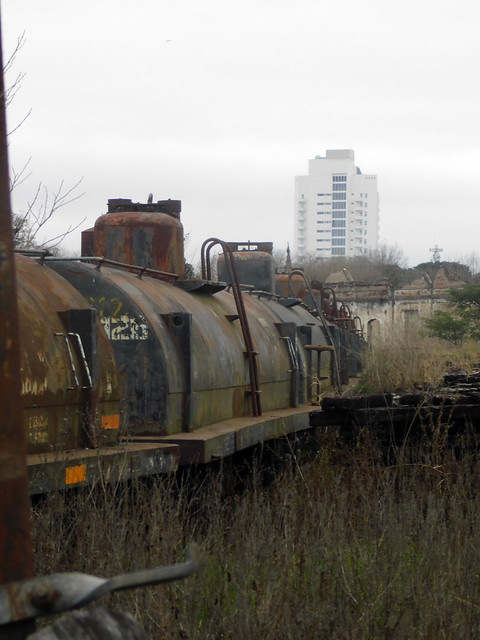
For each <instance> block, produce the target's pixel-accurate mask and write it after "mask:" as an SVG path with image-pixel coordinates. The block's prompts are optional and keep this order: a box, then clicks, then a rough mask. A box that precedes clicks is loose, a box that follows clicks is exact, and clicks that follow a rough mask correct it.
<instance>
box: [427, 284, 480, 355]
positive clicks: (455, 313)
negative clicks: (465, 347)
mask: <svg viewBox="0 0 480 640" xmlns="http://www.w3.org/2000/svg"><path fill="white" fill-rule="evenodd" d="M448 302H449V304H450V310H448V311H447V310H443V311H435V313H434V314H433V317H432V318H428V319H426V320H425V324H426V326H427V329H428V330H429V332H430V334H431V335H433V336H436V337H438V338H441V339H442V340H446V341H447V342H451V343H452V344H461V343H463V342H464V341H465V340H467V339H471V340H479V339H480V329H479V327H480V323H479V321H480V285H478V284H466V285H465V286H463V287H461V288H459V289H451V290H450V291H449V296H448Z"/></svg>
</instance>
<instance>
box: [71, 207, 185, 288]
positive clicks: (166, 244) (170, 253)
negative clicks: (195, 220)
mask: <svg viewBox="0 0 480 640" xmlns="http://www.w3.org/2000/svg"><path fill="white" fill-rule="evenodd" d="M180 211H181V203H180V201H179V200H161V201H158V202H156V203H147V204H141V203H133V202H132V201H131V200H128V199H119V198H117V199H112V200H109V201H108V213H106V214H105V215H103V216H101V217H100V218H98V219H97V221H96V222H95V227H94V230H93V242H92V232H91V230H87V231H86V232H85V235H84V236H83V241H82V248H83V250H84V251H85V253H84V255H91V253H90V251H91V248H92V246H93V253H94V254H95V255H96V256H101V257H104V258H108V259H110V260H115V261H118V262H121V263H125V264H135V265H139V266H141V267H146V268H149V269H157V270H159V271H165V272H170V273H174V274H177V275H178V277H179V278H183V273H184V254H183V226H182V223H181V222H180Z"/></svg>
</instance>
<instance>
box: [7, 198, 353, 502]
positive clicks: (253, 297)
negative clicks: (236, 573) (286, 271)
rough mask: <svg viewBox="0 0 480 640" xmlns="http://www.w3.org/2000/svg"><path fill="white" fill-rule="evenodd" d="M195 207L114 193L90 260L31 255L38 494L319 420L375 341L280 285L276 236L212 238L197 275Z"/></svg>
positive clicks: (30, 357) (29, 353)
mask: <svg viewBox="0 0 480 640" xmlns="http://www.w3.org/2000/svg"><path fill="white" fill-rule="evenodd" d="M180 209H181V204H180V202H179V201H176V200H164V201H159V202H156V203H153V202H148V203H146V204H142V203H133V202H132V201H131V200H125V199H116V200H109V203H108V212H107V213H106V214H104V215H102V216H100V218H99V219H98V220H97V221H96V223H95V226H94V227H93V228H92V229H89V230H87V231H85V232H83V234H82V257H81V258H73V259H62V258H53V257H47V256H44V255H42V256H34V257H31V256H30V257H26V256H20V255H19V256H17V262H18V275H17V279H18V284H19V312H20V334H21V345H22V354H23V360H22V376H23V380H22V384H23V403H24V410H25V423H26V424H25V430H26V437H27V447H28V454H29V455H28V464H29V468H30V490H31V492H32V493H39V492H44V491H48V490H49V489H52V488H56V489H58V488H63V487H65V486H81V485H83V484H87V483H91V482H94V481H95V479H96V478H98V476H99V474H100V473H103V474H107V478H110V479H117V478H128V477H132V476H144V475H149V474H155V473H162V472H166V471H171V470H174V469H176V468H177V467H178V465H186V464H207V463H209V462H211V461H213V460H216V459H219V458H225V457H228V456H231V455H233V454H234V453H236V452H238V451H242V450H245V449H248V448H249V447H252V446H254V445H257V444H261V443H264V442H266V441H268V440H272V439H276V438H281V437H283V436H286V435H289V434H295V433H297V432H299V431H304V430H307V429H309V413H310V411H311V409H312V406H311V403H312V400H314V399H318V396H319V395H320V394H321V393H322V392H323V391H325V390H326V389H327V388H328V387H329V386H330V385H331V384H341V383H342V381H343V382H344V381H345V378H346V379H347V381H348V374H349V372H350V371H351V369H352V362H353V360H354V359H355V358H354V357H352V354H354V355H355V352H356V351H358V350H360V349H361V339H359V336H358V335H357V336H356V338H355V336H353V338H355V339H356V342H352V336H351V335H349V334H350V333H352V332H350V331H349V327H348V326H346V325H345V323H344V325H343V326H342V327H339V326H337V325H336V324H335V322H332V321H331V320H330V321H327V319H326V318H325V317H324V316H323V314H322V312H321V310H320V309H318V308H317V310H316V312H315V311H314V310H312V309H311V308H309V307H308V306H307V305H306V304H304V303H303V302H302V300H301V299H300V298H298V297H296V296H295V295H291V296H285V295H284V292H283V291H282V292H281V293H280V294H277V293H276V292H275V276H274V269H273V262H272V259H271V245H270V244H269V243H263V244H260V246H258V245H256V246H249V245H248V243H245V245H242V244H241V243H233V244H232V243H223V242H222V241H220V240H217V239H215V238H211V239H209V240H208V241H206V243H205V244H204V247H202V271H203V273H202V277H201V278H199V279H196V280H185V279H184V277H183V273H184V253H183V227H182V224H181V222H180ZM217 246H218V247H219V248H220V250H221V251H222V252H223V253H222V255H221V256H220V259H219V264H220V266H219V273H220V276H221V277H219V278H215V277H212V269H211V264H210V253H211V251H212V249H213V248H214V247H217ZM294 292H295V290H294ZM347 344H348V345H349V347H348V348H347V347H346V346H345V345H347ZM352 345H353V346H352ZM342 376H343V378H342Z"/></svg>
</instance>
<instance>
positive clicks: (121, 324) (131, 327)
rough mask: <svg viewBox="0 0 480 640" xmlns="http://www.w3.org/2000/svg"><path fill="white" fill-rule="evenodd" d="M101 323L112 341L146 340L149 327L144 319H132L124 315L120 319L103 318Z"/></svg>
mask: <svg viewBox="0 0 480 640" xmlns="http://www.w3.org/2000/svg"><path fill="white" fill-rule="evenodd" d="M100 322H101V323H102V325H103V328H104V329H105V333H106V334H107V336H108V337H109V338H110V340H112V341H114V340H146V339H147V338H148V325H147V323H146V322H145V320H144V318H131V317H130V316H129V315H126V314H125V315H123V316H120V317H118V318H114V317H113V316H103V317H101V318H100Z"/></svg>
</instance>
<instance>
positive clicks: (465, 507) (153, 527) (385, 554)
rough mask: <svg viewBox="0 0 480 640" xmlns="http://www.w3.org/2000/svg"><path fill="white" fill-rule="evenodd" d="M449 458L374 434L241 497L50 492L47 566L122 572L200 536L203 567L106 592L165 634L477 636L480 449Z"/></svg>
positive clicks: (42, 514)
mask: <svg viewBox="0 0 480 640" xmlns="http://www.w3.org/2000/svg"><path fill="white" fill-rule="evenodd" d="M436 454H437V455H438V452H436ZM339 455H341V459H340V457H339ZM437 461H438V458H436V459H435V464H433V462H432V461H431V459H430V458H429V457H424V456H419V455H417V454H415V457H414V458H411V457H410V458H409V459H408V461H404V462H403V463H402V464H398V465H396V466H394V467H385V466H384V465H383V464H381V463H380V461H379V456H378V452H377V451H376V449H375V447H372V448H371V449H369V450H368V451H367V450H362V451H358V450H357V451H345V450H342V452H341V454H339V452H337V451H335V450H334V449H329V450H328V451H327V450H326V449H325V450H324V453H323V456H322V457H321V458H320V459H318V460H317V461H315V463H309V464H307V465H305V466H303V467H302V469H301V472H299V471H298V470H295V469H294V468H291V469H287V470H286V471H284V472H283V473H282V474H281V475H279V476H278V477H277V478H276V479H275V481H274V482H273V483H272V484H271V485H270V486H268V487H264V486H262V485H261V483H260V482H257V481H255V480H253V483H252V487H251V488H250V489H249V490H248V491H245V492H244V493H243V495H242V496H241V497H240V496H236V497H225V496H224V495H223V493H222V488H221V486H220V483H219V482H218V476H217V477H216V478H210V479H208V481H204V483H203V485H201V486H197V487H196V488H195V489H192V486H194V485H190V488H189V490H188V491H187V490H186V489H185V488H180V489H179V488H177V487H172V486H171V485H169V483H166V484H165V482H160V481H158V482H156V483H154V484H152V483H148V484H135V485H128V486H123V487H118V488H117V490H116V491H113V490H110V489H105V490H101V489H99V488H97V489H96V490H94V491H92V492H91V493H90V494H84V493H82V494H77V495H76V496H72V495H70V494H67V495H65V496H63V495H55V496H50V497H49V498H47V499H46V501H45V502H44V503H42V504H37V505H36V507H35V509H34V522H35V540H36V545H37V563H38V566H37V571H38V573H49V572H53V571H60V570H62V571H65V570H70V571H71V570H79V571H84V572H87V573H93V574H97V575H102V576H109V575H113V574H116V573H120V572H128V571H132V570H134V569H136V568H144V567H152V566H157V565H161V564H164V563H170V562H172V561H178V560H180V559H181V558H182V554H183V549H184V546H185V543H186V542H187V541H189V540H196V541H197V542H198V543H199V544H200V545H201V547H202V549H203V552H204V555H205V562H204V566H203V568H202V569H201V570H200V571H199V572H198V573H197V574H196V575H194V576H192V577H190V578H188V579H187V580H185V581H184V582H181V583H175V584H172V585H167V586H160V587H149V588H145V589H139V590H136V591H132V592H129V593H122V594H117V595H113V596H110V597H109V598H107V599H106V602H104V603H103V604H106V605H107V606H109V607H110V608H112V609H117V610H124V611H125V610H127V611H130V612H132V613H133V614H134V615H135V616H136V617H137V618H138V619H139V620H140V621H141V623H142V624H143V626H144V627H145V628H146V629H147V631H148V634H149V637H150V638H152V640H153V639H154V638H158V639H161V638H169V639H170V638H172V639H173V638H188V639H190V638H192V639H193V638H216V639H220V638H275V639H278V638H292V639H293V638H295V639H296V638H303V637H306V638H323V637H328V638H342V639H343V638H382V639H384V638H432V639H433V638H435V639H437V638H442V637H448V638H453V637H454V638H473V637H476V636H477V635H478V634H479V633H480V617H479V614H480V599H479V595H480V594H479V591H480V527H479V526H478V522H479V520H480V496H479V494H478V492H477V491H476V486H478V483H479V480H480V477H479V472H478V471H477V466H476V465H475V464H474V461H473V460H472V458H471V457H470V455H466V456H465V457H464V458H463V459H462V460H461V461H457V460H455V459H453V458H452V457H451V456H450V455H449V454H447V453H445V456H444V461H443V464H442V465H438V464H436V463H437ZM253 476H255V473H253ZM72 498H74V499H72Z"/></svg>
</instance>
